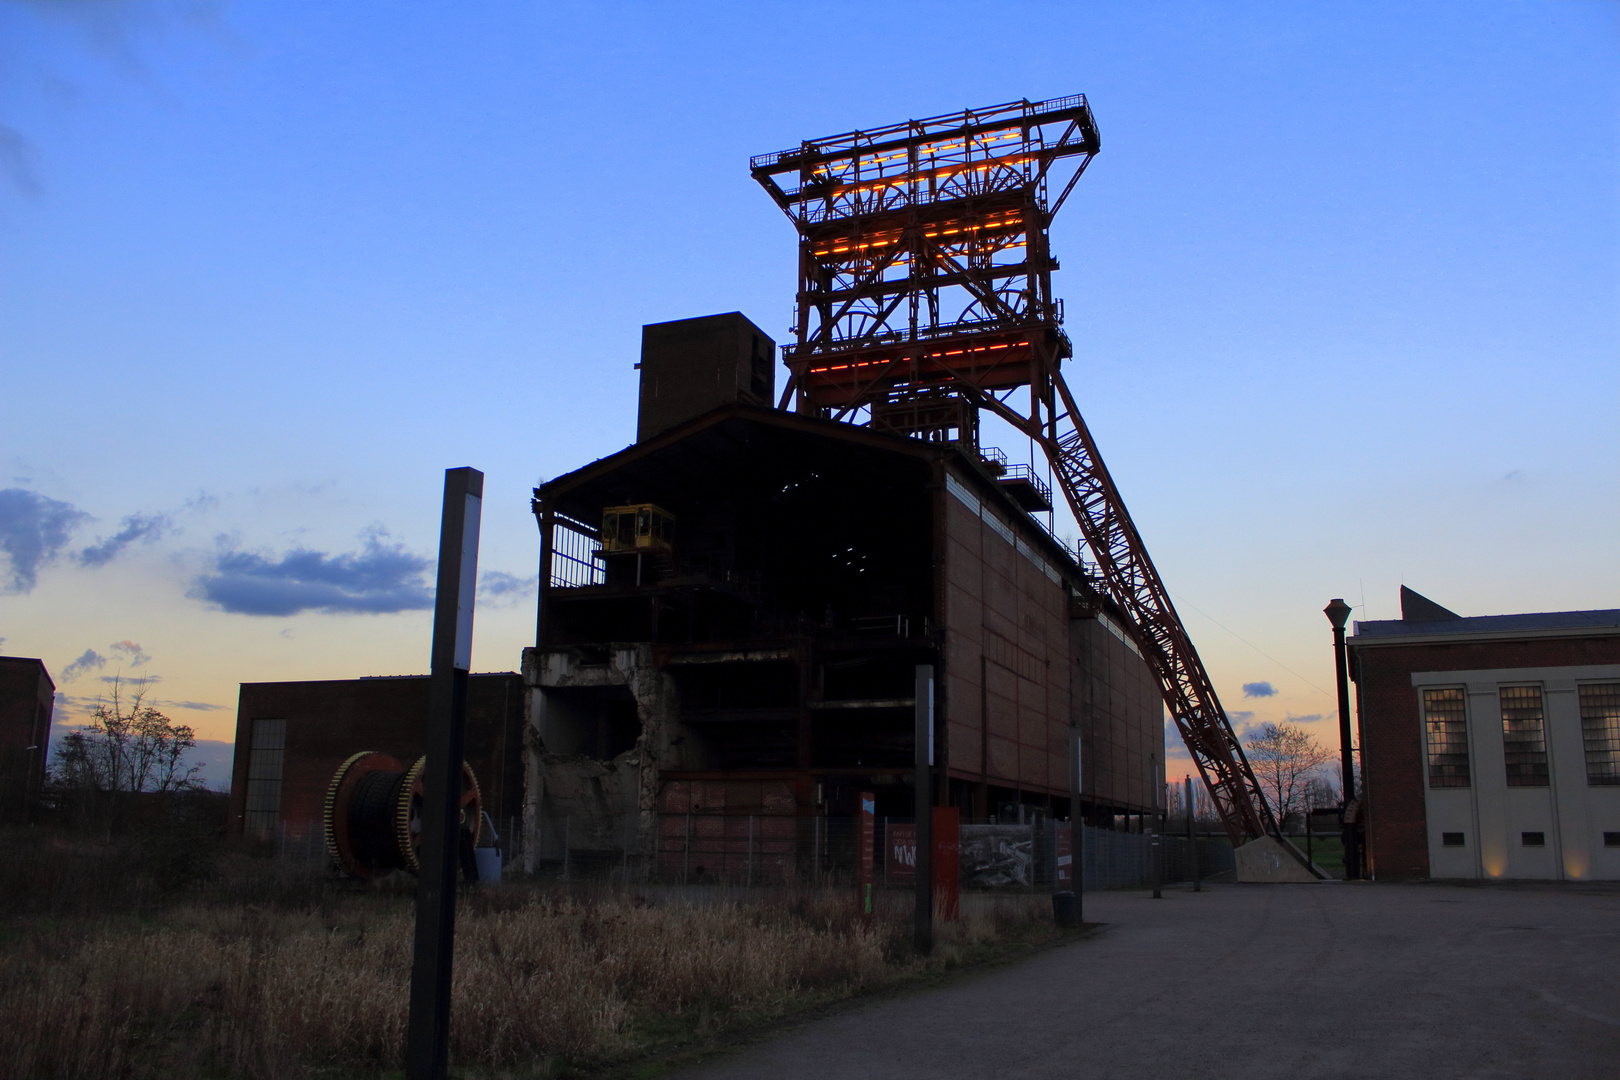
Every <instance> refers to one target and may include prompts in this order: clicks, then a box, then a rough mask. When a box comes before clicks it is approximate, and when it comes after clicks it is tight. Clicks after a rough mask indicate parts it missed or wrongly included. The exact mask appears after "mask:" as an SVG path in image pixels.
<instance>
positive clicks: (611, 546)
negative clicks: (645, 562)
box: [602, 503, 675, 555]
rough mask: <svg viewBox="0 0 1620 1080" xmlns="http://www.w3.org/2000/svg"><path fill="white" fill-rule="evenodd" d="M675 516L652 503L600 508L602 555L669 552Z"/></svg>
mask: <svg viewBox="0 0 1620 1080" xmlns="http://www.w3.org/2000/svg"><path fill="white" fill-rule="evenodd" d="M674 544H675V515H674V514H671V513H670V512H669V511H668V510H663V509H660V508H659V507H657V506H654V505H653V504H652V503H637V504H635V505H633V506H606V507H603V508H602V554H604V555H618V554H628V553H638V552H652V551H666V552H667V551H671V550H673V548H674Z"/></svg>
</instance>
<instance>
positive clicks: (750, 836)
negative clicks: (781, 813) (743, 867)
mask: <svg viewBox="0 0 1620 1080" xmlns="http://www.w3.org/2000/svg"><path fill="white" fill-rule="evenodd" d="M747 887H748V888H750V889H752V888H753V887H754V815H753V814H749V815H748V885H747Z"/></svg>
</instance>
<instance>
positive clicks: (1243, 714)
mask: <svg viewBox="0 0 1620 1080" xmlns="http://www.w3.org/2000/svg"><path fill="white" fill-rule="evenodd" d="M1253 719H1254V713H1253V712H1252V711H1250V710H1248V709H1239V710H1238V711H1237V712H1228V713H1227V714H1226V722H1227V723H1229V724H1247V723H1248V722H1249V721H1251V720H1253Z"/></svg>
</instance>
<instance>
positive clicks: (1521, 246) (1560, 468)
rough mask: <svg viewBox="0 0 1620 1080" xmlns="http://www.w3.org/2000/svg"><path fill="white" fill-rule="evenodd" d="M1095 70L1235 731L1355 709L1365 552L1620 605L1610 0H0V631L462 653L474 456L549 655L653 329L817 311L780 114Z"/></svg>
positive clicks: (1473, 600)
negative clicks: (455, 597)
mask: <svg viewBox="0 0 1620 1080" xmlns="http://www.w3.org/2000/svg"><path fill="white" fill-rule="evenodd" d="M1077 93H1080V94H1085V95H1087V97H1088V99H1089V100H1090V102H1091V106H1092V109H1093V111H1094V112H1095V115H1096V117H1097V122H1098V126H1099V128H1100V130H1101V132H1102V152H1101V153H1100V154H1099V155H1098V156H1097V158H1096V160H1095V161H1094V162H1093V163H1092V165H1091V167H1090V169H1089V170H1088V171H1087V173H1086V175H1085V176H1084V177H1083V178H1082V180H1081V181H1080V184H1079V186H1078V187H1077V188H1076V190H1075V193H1074V195H1073V196H1072V197H1071V198H1070V199H1069V201H1068V202H1067V203H1066V204H1065V206H1064V208H1063V211H1062V213H1061V214H1060V215H1059V217H1058V218H1057V221H1056V223H1055V224H1054V227H1053V236H1052V248H1053V251H1054V253H1055V254H1056V256H1057V258H1058V259H1059V260H1060V261H1061V263H1062V270H1061V271H1060V272H1058V273H1057V274H1056V275H1054V286H1055V289H1056V291H1057V293H1058V295H1059V296H1061V297H1062V298H1063V299H1064V301H1065V307H1066V311H1067V318H1068V324H1067V325H1068V330H1069V333H1070V336H1071V337H1072V338H1073V340H1074V343H1075V356H1074V359H1073V360H1072V361H1070V362H1069V363H1068V364H1067V365H1066V369H1065V374H1066V377H1067V379H1068V381H1069V385H1070V386H1071V388H1073V389H1074V391H1075V393H1076V397H1077V399H1078V401H1079V403H1080V407H1081V409H1082V410H1083V412H1084V413H1085V416H1086V419H1087V421H1088V423H1089V424H1090V426H1091V429H1092V431H1093V433H1094V435H1095V436H1096V439H1097V441H1098V443H1099V445H1100V447H1101V450H1102V453H1103V455H1104V458H1105V459H1106V461H1107V463H1108V466H1109V468H1110V470H1111V471H1112V473H1113V475H1114V478H1115V480H1116V481H1117V483H1118V485H1119V488H1120V490H1121V491H1122V493H1123V494H1124V497H1125V499H1126V501H1127V503H1128V504H1129V506H1130V509H1131V512H1132V514H1133V516H1134V518H1135V521H1136V523H1137V526H1138V528H1139V530H1140V531H1141V534H1142V535H1143V537H1144V539H1145V540H1146V543H1147V545H1148V548H1149V550H1150V552H1151V553H1152V556H1153V558H1154V560H1155V562H1156V564H1157V566H1158V568H1159V571H1160V573H1161V575H1162V576H1163V578H1164V580H1165V582H1166V584H1167V585H1168V587H1169V589H1170V591H1171V593H1172V595H1173V598H1174V600H1175V602H1176V604H1177V605H1178V607H1179V610H1180V612H1181V615H1182V617H1183V619H1184V621H1185V622H1186V624H1187V626H1188V629H1189V630H1190V632H1191V634H1192V636H1193V640H1194V642H1195V643H1196V645H1197V646H1198V648H1199V650H1200V652H1201V654H1202V656H1203V658H1204V661H1205V663H1206V665H1207V666H1208V667H1209V669H1210V672H1211V675H1212V676H1213V678H1214V681H1215V685H1216V688H1217V690H1218V691H1219V693H1220V694H1221V696H1222V699H1223V703H1224V704H1225V705H1226V707H1227V709H1228V710H1229V712H1231V714H1232V716H1233V719H1234V721H1235V723H1236V724H1237V726H1239V727H1240V728H1242V727H1244V726H1247V725H1249V724H1253V723H1258V722H1261V721H1264V720H1281V719H1284V718H1287V717H1294V718H1302V717H1303V718H1308V722H1310V723H1311V724H1312V725H1313V726H1314V727H1315V729H1316V730H1317V731H1318V733H1319V734H1320V735H1321V736H1322V737H1323V738H1324V741H1325V742H1327V743H1329V744H1330V745H1333V746H1336V745H1337V733H1336V724H1335V723H1334V722H1333V716H1332V714H1333V712H1334V702H1333V696H1332V688H1333V672H1332V648H1331V633H1330V630H1329V627H1328V623H1327V621H1326V619H1325V618H1324V617H1323V615H1322V614H1321V609H1322V607H1323V606H1324V605H1325V604H1326V603H1327V601H1328V600H1329V599H1331V598H1332V597H1335V596H1342V597H1344V598H1345V599H1346V601H1347V602H1348V603H1350V604H1351V605H1352V606H1354V607H1355V615H1354V618H1356V619H1388V618H1397V617H1399V605H1398V589H1399V586H1400V585H1401V584H1403V583H1404V584H1406V585H1409V586H1411V587H1412V588H1415V589H1417V590H1418V591H1419V592H1422V593H1424V594H1425V595H1427V596H1429V597H1431V598H1432V599H1434V600H1435V601H1437V602H1439V603H1441V604H1443V605H1445V606H1447V607H1449V608H1451V609H1453V610H1455V611H1457V612H1459V613H1460V614H1463V615H1486V614H1499V613H1507V612H1527V611H1552V610H1569V609H1587V608H1613V607H1620V558H1617V554H1620V542H1617V538H1620V438H1617V435H1620V363H1617V360H1620V4H1614V3H1608V2H1593V3H1582V2H1578V0H1560V2H1557V3H1535V2H1523V3H1493V2H1489V0H1468V2H1466V3H1449V4H1448V3H1422V4H1408V3H1331V2H1323V3H1308V4H1301V3H1273V4H1252V3H1251V4H1244V3H1221V4H1214V3H1209V4H1173V3H1155V4H1129V3H1108V4H1096V3H1071V4H1065V5H1038V4H1018V3H998V4H990V5H987V4H982V3H977V4H956V3H943V2H934V3H928V4H898V3H895V4H875V3H865V4H824V5H804V4H793V5H788V4H776V3H749V4H735V5H732V4H718V3H712V4H689V5H678V4H653V3H619V4H609V3H603V4H591V5H574V6H565V5H561V4H543V3H501V2H478V3H448V2H398V0H391V2H388V3H382V2H367V0H347V2H344V3H327V4H320V3H297V2H290V0H274V2H272V0H260V2H241V3H234V4H218V3H162V2H157V0H151V2H139V3H117V2H112V0H54V2H53V0H38V2H18V0H10V2H0V470H3V471H0V639H3V640H0V652H3V653H5V654H7V655H16V656H36V657H40V658H42V659H43V660H44V661H45V663H46V665H47V667H48V669H49V671H50V672H51V674H52V676H53V677H55V679H56V681H57V684H58V687H59V689H60V690H61V692H62V695H63V696H62V697H61V698H60V699H59V704H58V710H57V714H56V725H57V731H58V732H60V730H61V728H62V726H63V725H64V724H73V723H78V722H82V721H83V718H84V715H85V709H86V707H87V706H88V705H90V704H93V703H94V701H95V700H96V698H97V696H98V694H102V693H104V692H105V691H106V689H107V686H108V683H107V681H106V680H109V679H111V678H113V677H120V678H123V679H124V680H126V681H128V680H135V679H145V680H151V681H150V682H149V683H148V684H147V686H146V690H147V693H148V695H149V698H150V700H152V701H154V702H155V703H157V704H158V705H159V707H160V708H162V709H163V710H164V711H165V712H167V713H168V714H169V715H170V716H172V717H174V718H175V719H176V720H180V721H183V722H186V723H190V724H192V725H193V726H195V727H196V729H197V731H198V733H199V735H200V736H201V737H202V738H204V739H206V740H229V739H231V738H232V737H233V730H234V724H235V706H236V696H237V684H238V683H241V682H258V681H267V680H280V679H318V678H350V677H354V676H359V675H385V674H409V673H418V672H425V671H426V670H427V663H428V646H429V637H430V620H431V614H430V611H429V608H430V606H431V602H432V595H431V570H432V562H433V559H434V556H435V554H436V552H435V547H436V543H437V529H438V522H437V515H438V510H439V500H440V495H441V485H442V482H443V470H444V469H445V468H447V467H451V466H459V465H472V466H474V467H476V468H479V469H482V470H483V471H484V472H485V474H486V477H487V481H486V489H485V501H484V521H483V545H482V551H481V555H480V566H481V570H482V574H483V590H482V594H481V599H480V607H479V610H478V615H477V624H476V633H475V645H474V662H473V666H474V669H475V670H479V671H504V670H515V669H516V668H517V667H518V664H519V656H520V652H521V650H522V648H523V646H524V645H525V644H530V643H532V635H533V627H534V587H535V572H536V570H535V564H536V560H537V554H538V536H537V532H536V528H535V523H534V519H533V517H532V516H531V515H530V513H529V501H528V500H529V489H530V488H532V487H533V486H534V485H535V484H536V483H537V482H539V481H540V480H542V479H544V478H549V477H552V476H556V475H558V474H560V473H563V472H567V471H569V470H571V469H574V468H577V467H579V466H581V465H583V464H585V463H587V462H589V461H591V460H593V459H595V458H598V457H601V456H603V455H606V454H609V453H612V452H614V451H616V450H618V449H620V448H621V447H623V446H624V445H625V444H627V443H628V442H630V441H631V440H632V439H633V437H634V431H635V405H636V387H637V383H636V372H635V370H634V369H633V366H632V365H633V364H634V363H635V362H636V360H637V351H638V347H639V340H640V330H641V326H642V324H644V323H650V322H658V321H663V320H667V319H675V318H683V317H687V316H695V315H705V314H711V313H715V312H723V311H733V310H740V311H742V312H743V313H744V314H746V315H747V316H748V317H749V318H751V319H753V320H754V321H755V322H756V323H758V324H759V325H760V326H761V327H762V328H764V329H765V330H766V331H767V332H769V333H771V334H773V335H774V336H776V337H777V339H778V341H785V340H787V338H788V333H787V327H788V324H789V318H790V313H791V309H792V304H793V291H794V286H795V281H794V275H795V258H796V256H795V238H794V232H793V229H792V227H791V225H790V224H789V222H788V221H787V220H786V219H785V218H784V217H783V216H782V214H781V213H780V212H779V211H778V210H777V209H776V207H775V206H774V205H773V204H772V203H771V201H770V200H769V199H768V198H767V197H766V196H765V194H764V193H763V192H762V191H761V190H760V189H759V187H758V186H757V185H756V184H755V183H754V182H753V181H752V180H751V179H750V177H749V175H748V159H749V156H750V155H752V154H758V153H763V152H766V151H772V150H780V149H784V148H787V147H790V146H794V145H796V144H797V143H799V142H800V141H801V140H803V139H807V138H813V137H816V136H824V135H829V134H833V133H836V132H843V131H848V130H851V129H854V128H860V127H867V126H877V125H882V124H888V123H893V122H897V121H902V120H905V119H907V118H911V117H922V116H932V115H936V114H939V113H944V112H948V111H951V110H954V109H960V108H963V107H968V106H982V105H990V104H995V103H999V102H1005V101H1012V100H1016V99H1019V98H1029V99H1031V100H1040V99H1044V98H1052V97H1060V96H1065V95H1069V94H1077ZM781 378H782V375H781V374H780V373H779V375H778V379H779V385H780V379H781ZM1005 449H1006V450H1007V451H1008V453H1009V456H1011V457H1012V458H1013V460H1015V461H1017V460H1027V455H1028V447H1027V444H1026V443H1024V442H1023V440H1017V441H1013V442H1010V443H1009V444H1008V445H1006V446H1005ZM1058 532H1060V533H1067V534H1068V535H1074V532H1075V530H1074V529H1073V526H1072V524H1068V525H1065V523H1064V522H1062V521H1060V522H1059V524H1058ZM219 750H220V748H218V747H214V748H212V753H213V756H212V757H211V758H210V759H209V760H210V761H211V762H212V764H211V766H210V776H211V777H212V778H213V779H215V780H216V781H220V782H223V780H224V771H223V768H222V766H221V764H220V762H222V761H223V762H224V763H227V764H228V751H227V752H226V754H225V756H224V757H223V758H221V757H220V755H219ZM1185 767H1186V759H1185V757H1184V755H1183V756H1182V757H1181V758H1180V759H1174V758H1173V759H1172V761H1171V763H1170V771H1171V774H1172V775H1173V776H1179V775H1180V774H1181V772H1182V771H1185Z"/></svg>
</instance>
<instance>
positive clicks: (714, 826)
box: [537, 813, 1234, 892]
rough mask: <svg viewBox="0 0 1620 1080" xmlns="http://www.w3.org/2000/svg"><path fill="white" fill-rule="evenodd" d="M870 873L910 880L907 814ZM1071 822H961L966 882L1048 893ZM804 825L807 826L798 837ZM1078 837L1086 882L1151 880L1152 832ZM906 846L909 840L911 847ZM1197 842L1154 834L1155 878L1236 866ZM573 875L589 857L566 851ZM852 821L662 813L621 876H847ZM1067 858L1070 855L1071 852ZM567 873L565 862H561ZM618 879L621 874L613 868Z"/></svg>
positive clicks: (1111, 884) (886, 831)
mask: <svg viewBox="0 0 1620 1080" xmlns="http://www.w3.org/2000/svg"><path fill="white" fill-rule="evenodd" d="M874 824H875V826H876V828H875V834H876V835H875V837H874V841H875V843H874V847H875V852H874V855H875V858H874V865H873V871H874V876H875V878H876V879H877V882H878V883H879V884H881V885H890V886H900V885H904V884H906V883H908V882H909V881H911V880H912V877H911V874H912V871H913V868H914V865H915V864H914V860H915V829H914V826H913V823H912V820H911V819H910V818H899V817H880V818H878V819H877V821H876V822H874ZM1069 829H1070V825H1069V823H1068V822H1057V821H1051V820H1049V819H1046V820H1035V821H1026V822H1022V823H1019V822H998V821H994V820H991V821H971V820H969V821H963V822H962V823H961V827H960V834H959V840H958V843H959V847H958V853H957V854H958V867H959V873H960V880H961V884H962V887H963V888H964V889H970V890H987V891H1029V892H1042V891H1050V890H1051V889H1052V887H1053V884H1054V882H1056V881H1057V880H1058V876H1059V875H1058V860H1059V859H1060V858H1061V857H1062V856H1061V855H1060V851H1061V850H1062V847H1063V845H1062V844H1061V842H1060V836H1059V833H1060V831H1063V832H1066V831H1068V830H1069ZM801 830H803V831H805V832H807V833H808V835H805V836H803V837H802V838H801V835H800V832H801ZM1081 832H1082V843H1081V859H1080V868H1081V882H1082V888H1084V889H1086V890H1088V891H1090V890H1096V889H1124V888H1140V887H1145V886H1147V885H1151V884H1152V882H1153V880H1154V857H1155V855H1154V851H1155V848H1154V837H1153V836H1152V835H1151V834H1148V833H1128V832H1116V831H1113V830H1111V829H1099V828H1094V827H1092V826H1089V825H1088V826H1084V827H1083V828H1082V830H1081ZM908 843H909V844H910V845H912V846H911V847H909V848H908V847H907V844H908ZM1196 846H1197V859H1196V862H1195V860H1194V854H1193V848H1194V842H1193V841H1189V840H1188V839H1187V838H1186V837H1182V836H1169V835H1162V834H1161V835H1160V836H1159V837H1158V848H1157V851H1158V858H1159V863H1160V867H1161V874H1162V876H1161V878H1160V880H1161V881H1163V882H1164V883H1166V884H1169V883H1174V882H1179V881H1191V880H1192V878H1193V874H1194V868H1195V866H1196V870H1197V874H1198V876H1199V877H1201V878H1207V877H1211V876H1213V875H1215V874H1219V873H1222V872H1225V871H1228V870H1231V869H1232V868H1233V866H1234V862H1233V853H1232V847H1231V845H1230V844H1229V843H1228V842H1227V841H1226V840H1225V838H1220V839H1213V838H1204V839H1200V840H1198V841H1196ZM537 854H539V855H540V857H541V859H542V860H543V861H546V862H548V863H550V864H552V865H553V866H556V865H558V863H559V860H560V859H562V858H563V857H564V854H565V853H564V852H562V851H561V850H560V849H557V848H551V847H548V846H545V845H543V846H542V847H541V848H540V849H538V851H537ZM568 857H569V858H570V859H571V861H572V862H573V864H574V868H575V869H576V872H577V870H578V869H580V868H581V863H582V862H584V861H585V860H586V859H587V858H589V856H587V855H582V854H581V853H578V852H576V853H574V854H572V855H571V856H568ZM856 857H857V856H856V837H855V821H854V819H852V818H836V817H822V816H817V817H813V818H810V819H808V820H806V821H804V822H803V823H802V824H801V822H800V819H797V818H794V817H790V816H785V815H755V816H747V815H718V814H696V813H693V814H663V815H660V817H659V820H658V827H657V830H656V834H655V836H654V837H653V841H652V851H651V858H650V859H648V860H647V865H646V866H645V867H644V868H643V867H638V866H637V865H636V861H635V860H634V859H633V857H630V856H626V857H625V862H624V866H623V868H622V873H623V875H624V878H625V879H626V880H655V881H663V882H668V883H676V884H699V883H724V884H731V885H761V884H768V883H771V882H774V881H781V880H784V879H785V878H789V877H798V878H808V879H809V880H814V881H852V880H854V876H855V867H856ZM1071 857H1072V856H1071ZM561 868H562V870H563V872H564V873H567V872H568V871H569V869H570V867H568V866H562V867H561ZM615 876H617V875H615Z"/></svg>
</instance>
